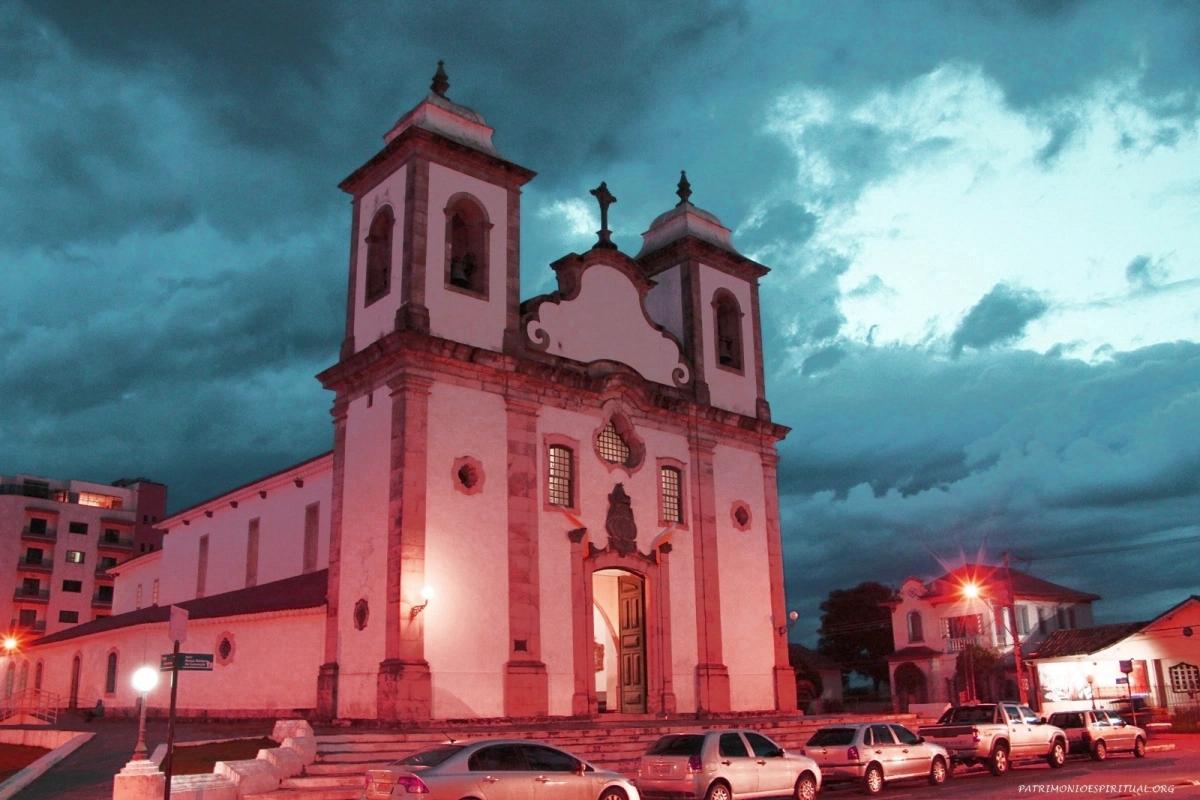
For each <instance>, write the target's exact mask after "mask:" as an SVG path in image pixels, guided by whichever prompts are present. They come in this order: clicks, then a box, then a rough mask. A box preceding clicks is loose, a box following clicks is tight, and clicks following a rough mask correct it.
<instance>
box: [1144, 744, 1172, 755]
mask: <svg viewBox="0 0 1200 800" xmlns="http://www.w3.org/2000/svg"><path fill="white" fill-rule="evenodd" d="M1174 749H1175V743H1174V742H1163V743H1162V744H1148V745H1146V752H1147V753H1165V752H1167V751H1168V750H1174Z"/></svg>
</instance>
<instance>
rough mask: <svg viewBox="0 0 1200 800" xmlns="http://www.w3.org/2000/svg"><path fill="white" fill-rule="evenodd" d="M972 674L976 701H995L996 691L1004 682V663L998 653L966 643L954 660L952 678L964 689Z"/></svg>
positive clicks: (996, 697) (996, 698)
mask: <svg viewBox="0 0 1200 800" xmlns="http://www.w3.org/2000/svg"><path fill="white" fill-rule="evenodd" d="M972 673H974V680H975V694H976V695H977V697H978V699H980V700H985V701H995V700H998V699H1000V698H999V697H998V694H999V692H998V689H999V687H1000V686H1001V685H1003V681H1004V661H1003V659H1001V657H1000V653H999V652H998V651H996V650H993V649H992V648H990V647H983V646H982V645H978V644H974V643H968V644H967V646H966V647H964V648H963V649H962V650H960V651H959V653H958V658H956V659H955V660H954V677H955V678H956V679H957V681H958V685H959V686H962V687H963V688H964V689H965V688H966V687H967V686H968V685H969V684H970V682H971V680H972Z"/></svg>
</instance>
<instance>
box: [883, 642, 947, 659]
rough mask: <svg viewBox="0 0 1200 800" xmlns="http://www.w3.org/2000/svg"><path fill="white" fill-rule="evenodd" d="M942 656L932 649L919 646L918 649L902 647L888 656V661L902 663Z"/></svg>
mask: <svg viewBox="0 0 1200 800" xmlns="http://www.w3.org/2000/svg"><path fill="white" fill-rule="evenodd" d="M940 655H944V654H943V653H942V652H941V651H940V650H934V649H933V648H932V647H925V646H924V645H920V646H918V647H902V648H901V649H899V650H897V651H896V652H894V653H892V654H891V655H889V656H888V661H903V660H904V659H909V658H932V657H933V656H940Z"/></svg>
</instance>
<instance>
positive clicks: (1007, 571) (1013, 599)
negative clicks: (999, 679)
mask: <svg viewBox="0 0 1200 800" xmlns="http://www.w3.org/2000/svg"><path fill="white" fill-rule="evenodd" d="M1004 577H1005V578H1006V581H1005V584H1006V587H1007V589H1008V612H1009V614H1010V615H1011V618H1012V634H1013V669H1014V670H1015V671H1016V673H1017V697H1018V699H1020V701H1021V705H1023V706H1027V705H1029V687H1028V686H1027V685H1026V680H1025V667H1024V663H1023V661H1022V658H1021V630H1020V628H1018V627H1017V593H1016V592H1015V591H1013V579H1012V566H1011V565H1010V564H1009V560H1008V553H1007V552H1005V553H1004Z"/></svg>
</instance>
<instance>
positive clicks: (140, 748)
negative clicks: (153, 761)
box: [133, 667, 158, 761]
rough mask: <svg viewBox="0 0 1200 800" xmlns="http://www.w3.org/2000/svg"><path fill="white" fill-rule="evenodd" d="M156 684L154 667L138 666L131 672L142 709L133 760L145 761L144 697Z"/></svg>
mask: <svg viewBox="0 0 1200 800" xmlns="http://www.w3.org/2000/svg"><path fill="white" fill-rule="evenodd" d="M155 686H158V670H156V669H155V668H154V667H138V668H137V670H135V671H134V673H133V688H134V690H135V691H136V692H137V693H138V694H139V695H140V696H141V698H142V710H141V713H140V714H139V715H138V738H137V744H136V745H134V747H133V760H134V761H145V760H146V758H147V755H148V754H147V750H146V697H147V695H149V694H150V692H152V691H154V687H155Z"/></svg>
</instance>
